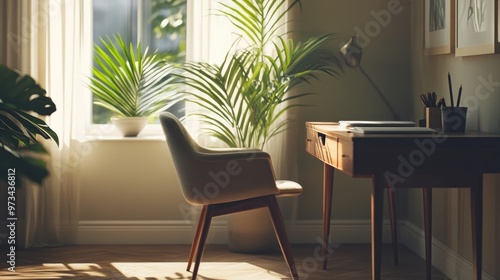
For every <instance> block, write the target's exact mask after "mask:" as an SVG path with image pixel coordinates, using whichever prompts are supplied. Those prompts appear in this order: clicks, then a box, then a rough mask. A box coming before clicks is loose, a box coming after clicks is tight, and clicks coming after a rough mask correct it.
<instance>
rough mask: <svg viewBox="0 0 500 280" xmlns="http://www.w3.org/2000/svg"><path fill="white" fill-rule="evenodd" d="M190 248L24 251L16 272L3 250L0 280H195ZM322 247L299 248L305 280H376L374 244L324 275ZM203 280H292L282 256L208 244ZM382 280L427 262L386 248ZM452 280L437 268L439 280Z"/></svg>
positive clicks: (340, 252)
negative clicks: (188, 265) (397, 261)
mask: <svg viewBox="0 0 500 280" xmlns="http://www.w3.org/2000/svg"><path fill="white" fill-rule="evenodd" d="M189 249H190V246H188V245H124V246H118V245H113V246H68V247H53V248H36V249H29V250H19V251H18V252H17V253H16V262H17V263H16V271H15V272H9V271H8V270H7V269H6V263H5V255H6V254H4V253H3V252H5V250H2V256H1V257H2V262H1V263H0V268H1V269H0V279H2V280H8V279H30V280H35V279H117V280H118V279H127V280H136V279H143V280H154V279H161V280H170V279H191V273H190V272H187V271H186V259H187V255H188V252H189ZM319 249H320V245H319V244H318V245H316V246H315V245H296V246H294V247H293V253H294V257H295V262H296V264H297V270H298V272H299V275H300V279H303V280H305V279H310V280H323V279H356V280H359V279H370V275H371V267H370V263H371V259H370V246H369V245H368V244H361V245H352V244H346V245H341V246H339V247H338V248H335V249H334V251H333V256H332V257H331V258H330V262H329V265H328V269H327V270H322V269H321V265H320V263H321V262H320V260H319V258H320V256H319V254H318V252H319ZM198 279H200V280H223V279H228V280H229V279H230V280H237V279H242V280H243V279H244V280H252V279H257V280H267V279H290V275H289V272H288V269H287V267H286V264H285V262H284V260H283V257H282V255H281V253H280V251H276V252H273V253H269V254H251V255H250V254H238V253H232V252H229V251H228V249H227V246H224V245H208V246H207V248H206V249H205V254H204V256H203V261H202V263H201V265H200V270H199V277H198ZM382 279H386V280H393V279H404V280H417V279H425V265H424V261H423V260H422V259H421V258H419V257H418V256H416V255H415V254H414V253H412V252H411V251H409V250H408V249H407V248H405V247H403V246H401V247H400V264H399V266H395V265H393V263H392V255H391V248H390V247H389V246H385V247H384V248H383V259H382ZM442 279H448V278H446V277H445V276H443V275H442V274H441V273H439V272H438V271H437V270H436V269H434V271H433V280H442Z"/></svg>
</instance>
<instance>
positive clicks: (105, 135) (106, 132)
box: [78, 124, 165, 142]
mask: <svg viewBox="0 0 500 280" xmlns="http://www.w3.org/2000/svg"><path fill="white" fill-rule="evenodd" d="M78 140H79V141H80V142H97V141H99V142H101V141H130V142H144V141H165V135H164V134H163V131H162V129H161V127H160V125H158V124H150V125H147V126H146V127H145V128H144V129H143V131H142V132H141V133H140V134H139V135H138V136H135V137H124V136H122V135H121V134H120V132H119V131H118V130H117V129H116V127H115V126H113V125H92V126H90V129H88V130H87V133H86V134H85V135H82V136H80V137H79V138H78Z"/></svg>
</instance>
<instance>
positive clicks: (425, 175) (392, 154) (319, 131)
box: [306, 122, 500, 280]
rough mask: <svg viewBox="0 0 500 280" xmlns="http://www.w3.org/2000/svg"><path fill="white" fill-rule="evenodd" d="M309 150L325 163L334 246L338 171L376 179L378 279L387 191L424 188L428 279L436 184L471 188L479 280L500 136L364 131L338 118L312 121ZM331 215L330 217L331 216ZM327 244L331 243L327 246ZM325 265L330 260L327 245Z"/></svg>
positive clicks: (373, 221)
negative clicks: (489, 182) (487, 192)
mask: <svg viewBox="0 0 500 280" xmlns="http://www.w3.org/2000/svg"><path fill="white" fill-rule="evenodd" d="M306 130H307V139H306V151H307V152H308V153H310V154H311V155H313V156H314V157H316V158H318V159H320V160H321V161H323V162H324V175H323V176H324V184H323V185H324V186H323V188H324V194H325V195H324V198H323V200H324V201H323V215H324V219H323V221H324V224H323V227H324V236H323V239H324V240H323V241H324V242H325V244H327V245H328V233H329V228H330V213H331V200H332V196H331V194H332V188H333V175H334V170H335V169H337V170H339V171H341V172H343V173H345V174H347V175H349V176H351V177H360V178H371V179H372V191H371V226H372V229H371V231H372V234H371V244H372V245H371V246H372V249H371V251H372V279H373V280H376V279H377V280H378V279H380V269H381V260H380V257H381V243H382V214H383V200H384V197H383V192H384V189H385V188H389V189H390V190H395V189H396V188H423V190H424V217H425V226H424V227H425V229H424V230H425V247H426V268H427V279H430V275H431V273H430V272H431V263H432V261H431V246H432V244H431V239H432V228H431V225H432V209H431V201H432V188H469V189H470V192H471V211H472V216H471V217H472V225H473V226H472V252H473V266H474V269H473V273H474V279H475V280H480V279H481V272H482V227H483V174H484V173H500V135H494V134H488V133H480V132H466V133H461V134H453V133H447V134H444V133H437V134H358V133H352V132H347V131H345V130H343V129H341V128H340V127H339V126H338V125H337V124H336V123H318V122H307V123H306ZM325 217H327V218H326V219H325ZM325 247H327V246H325ZM323 256H324V268H325V267H326V263H327V255H326V250H323Z"/></svg>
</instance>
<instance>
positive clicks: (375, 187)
mask: <svg viewBox="0 0 500 280" xmlns="http://www.w3.org/2000/svg"><path fill="white" fill-rule="evenodd" d="M372 180H373V181H372V194H371V227H372V236H371V239H372V280H380V268H381V264H382V262H381V257H382V218H383V212H384V186H385V182H384V177H383V176H382V175H374V176H373V179H372Z"/></svg>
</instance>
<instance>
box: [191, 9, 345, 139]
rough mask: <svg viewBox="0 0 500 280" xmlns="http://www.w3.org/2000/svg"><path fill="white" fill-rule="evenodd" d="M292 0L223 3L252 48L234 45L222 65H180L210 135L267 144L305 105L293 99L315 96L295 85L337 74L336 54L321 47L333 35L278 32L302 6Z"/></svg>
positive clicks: (195, 63) (242, 37)
mask: <svg viewBox="0 0 500 280" xmlns="http://www.w3.org/2000/svg"><path fill="white" fill-rule="evenodd" d="M288 2H289V1H287V0H252V1H250V0H233V1H229V4H224V3H220V4H221V5H222V7H223V8H222V9H221V10H220V11H219V12H220V13H221V14H222V15H223V16H225V17H227V18H228V19H229V20H230V21H231V23H232V24H233V25H234V27H236V28H237V30H238V31H239V35H240V39H239V40H246V41H247V43H248V45H249V46H250V47H246V48H239V49H238V48H234V47H231V48H230V49H229V51H228V52H227V55H226V56H225V59H224V60H223V61H222V63H221V64H220V65H211V64H208V63H204V62H188V63H185V64H184V65H183V67H182V70H183V73H182V74H181V77H182V80H181V81H182V82H183V83H184V84H185V85H187V88H188V90H187V91H188V92H187V94H188V101H191V102H194V103H196V104H198V105H199V106H200V107H201V108H202V109H203V111H201V112H198V113H195V114H197V115H198V116H200V117H201V119H202V120H203V121H204V122H205V123H206V125H207V132H208V133H209V134H210V135H213V136H214V137H216V138H218V139H220V140H221V141H223V142H224V143H225V144H226V145H228V146H229V147H253V148H263V146H264V144H265V143H266V142H267V141H269V139H271V138H272V137H274V136H276V135H277V134H279V133H281V132H282V131H283V130H284V129H285V127H286V124H287V122H288V120H287V119H286V118H283V116H284V115H285V113H286V111H287V110H289V109H290V108H292V107H296V106H302V105H301V104H298V103H292V101H294V99H299V98H302V97H304V96H307V95H309V94H311V93H297V92H293V91H291V90H292V89H293V88H294V87H296V86H297V85H299V84H301V83H303V82H308V80H309V79H310V78H316V77H317V75H318V74H320V73H326V74H328V75H331V76H335V75H337V74H338V72H337V69H339V67H340V64H339V60H338V58H337V57H336V55H335V54H333V53H331V52H328V51H327V50H325V49H321V47H322V46H323V45H324V44H325V43H326V42H327V41H329V40H331V39H332V38H333V35H332V34H328V35H323V36H318V37H312V38H310V39H308V40H306V41H305V42H299V43H295V42H294V41H293V40H292V39H286V38H285V34H279V30H280V28H281V25H280V21H281V20H282V19H284V18H285V16H286V13H287V12H289V11H290V10H291V9H292V8H293V7H294V6H295V5H300V1H299V0H294V1H292V3H291V4H290V5H288ZM286 5H288V6H286ZM234 45H237V42H235V44H234ZM266 50H267V51H266ZM269 50H271V51H269Z"/></svg>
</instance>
